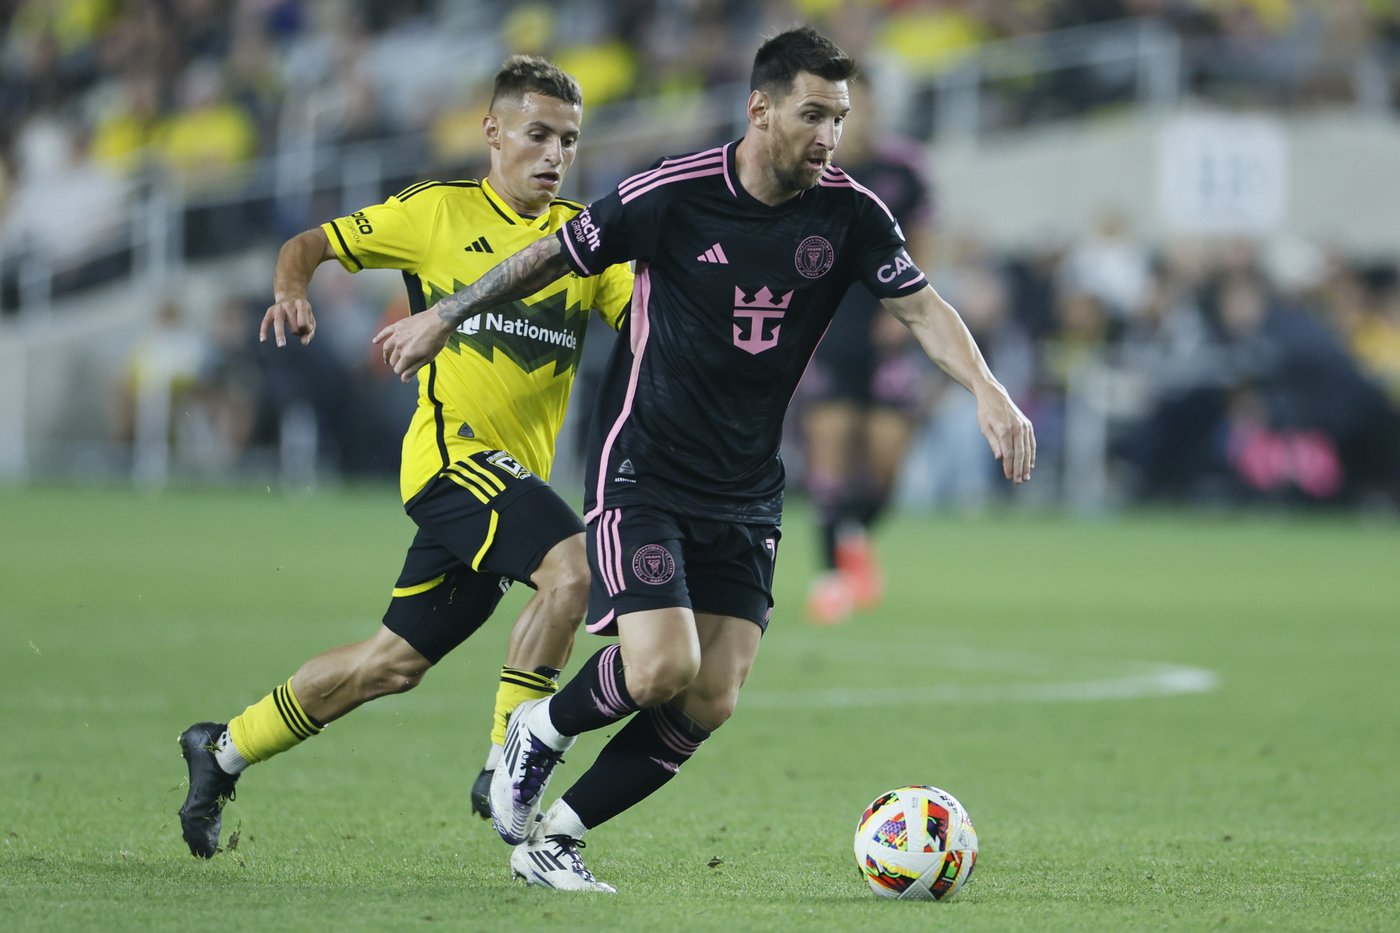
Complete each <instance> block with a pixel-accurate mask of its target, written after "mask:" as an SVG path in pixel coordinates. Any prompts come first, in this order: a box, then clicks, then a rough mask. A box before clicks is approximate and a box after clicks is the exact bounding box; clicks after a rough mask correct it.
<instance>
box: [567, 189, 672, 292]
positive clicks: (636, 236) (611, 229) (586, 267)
mask: <svg viewBox="0 0 1400 933" xmlns="http://www.w3.org/2000/svg"><path fill="white" fill-rule="evenodd" d="M655 200H656V199H655V198H649V197H646V196H643V197H640V198H634V199H629V200H628V201H627V202H626V203H624V201H623V197H622V195H621V194H620V193H619V192H618V191H616V190H614V191H613V192H612V193H611V194H608V195H606V196H604V197H601V198H599V199H598V200H596V201H594V202H593V203H592V204H590V205H588V207H587V209H585V210H584V211H583V213H581V214H579V215H578V216H577V217H575V218H573V219H572V220H570V221H568V222H567V223H565V224H564V226H563V227H561V228H559V232H558V234H556V236H558V237H559V239H560V241H561V242H562V243H563V244H564V257H565V258H566V259H567V260H568V262H569V265H570V266H571V267H572V268H573V270H574V271H575V272H577V273H578V274H579V275H583V276H590V275H598V274H599V273H600V272H602V271H603V270H604V269H606V268H607V267H608V266H611V265H613V264H615V263H620V262H627V261H628V260H632V259H637V260H641V261H644V262H649V261H650V260H651V251H652V248H653V247H654V246H655V244H656V226H657V225H656V222H655V220H654V219H653V218H652V216H651V215H652V214H653V213H654V206H655V204H654V202H655Z"/></svg>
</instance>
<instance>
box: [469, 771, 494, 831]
mask: <svg viewBox="0 0 1400 933" xmlns="http://www.w3.org/2000/svg"><path fill="white" fill-rule="evenodd" d="M495 773H496V772H495V770H494V769H487V768H483V769H482V770H481V773H480V774H478V775H477V776H476V781H475V782H473V783H472V812H473V813H475V814H476V815H477V816H479V817H481V818H482V819H483V820H489V819H491V777H492V776H493V775H494V774H495Z"/></svg>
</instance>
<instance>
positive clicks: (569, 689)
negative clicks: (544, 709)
mask: <svg viewBox="0 0 1400 933" xmlns="http://www.w3.org/2000/svg"><path fill="white" fill-rule="evenodd" d="M637 709H638V706H637V704H636V702H635V701H633V699H632V696H631V694H629V693H628V692H627V683H626V681H624V680H623V677H622V649H621V648H620V647H619V646H617V645H608V647H606V648H604V649H603V650H602V651H599V652H598V653H597V654H595V655H594V656H593V657H591V658H589V659H588V660H587V661H585V662H583V667H581V668H580V669H579V672H578V673H577V674H575V675H574V676H573V679H572V680H570V681H569V682H568V683H567V684H565V685H564V686H562V687H560V688H559V692H558V693H556V694H555V695H554V696H553V697H552V698H551V699H550V701H549V718H550V721H551V722H553V723H554V728H555V729H558V730H559V732H560V733H561V734H562V735H579V734H581V733H584V732H588V731H590V730H593V729H601V728H603V727H604V726H610V725H612V724H613V723H615V722H617V721H618V720H619V719H626V718H627V717H628V716H629V715H631V714H632V713H634V712H636V710H637Z"/></svg>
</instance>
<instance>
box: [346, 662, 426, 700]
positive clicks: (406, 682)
mask: <svg viewBox="0 0 1400 933" xmlns="http://www.w3.org/2000/svg"><path fill="white" fill-rule="evenodd" d="M431 666H432V665H430V664H429V663H428V662H427V661H426V660H424V659H422V658H384V657H376V658H370V659H369V660H368V662H367V663H366V664H365V665H364V666H363V668H362V669H361V671H360V683H361V692H362V693H363V694H364V695H365V698H366V699H373V698H375V697H382V696H388V695H389V694H391V693H406V692H407V691H409V690H412V689H413V688H414V687H416V686H418V685H419V684H420V683H422V682H423V676H424V675H425V674H427V673H428V668H429V667H431Z"/></svg>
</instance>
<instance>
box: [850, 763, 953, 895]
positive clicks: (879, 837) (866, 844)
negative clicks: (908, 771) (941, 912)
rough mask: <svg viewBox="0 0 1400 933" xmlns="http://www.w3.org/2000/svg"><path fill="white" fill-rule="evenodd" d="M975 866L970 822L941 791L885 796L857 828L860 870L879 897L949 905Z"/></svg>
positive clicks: (908, 790)
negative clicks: (948, 902)
mask: <svg viewBox="0 0 1400 933" xmlns="http://www.w3.org/2000/svg"><path fill="white" fill-rule="evenodd" d="M976 861H977V831H976V830H975V829H973V828H972V819H971V818H970V817H969V816H968V815H967V811H966V810H964V809H963V805H962V804H960V803H958V801H957V798H956V797H954V796H953V795H952V794H950V793H948V792H947V791H945V790H939V789H938V788H937V787H926V786H923V785H915V786H911V787H900V788H896V789H895V790H892V791H890V792H888V793H885V794H881V795H880V796H879V797H876V798H875V801H874V802H873V803H872V804H871V805H870V806H869V807H867V808H866V810H865V813H864V814H862V815H861V818H860V822H859V823H857V824H856V865H858V866H859V867H860V875H861V877H862V878H864V879H865V881H866V883H867V884H869V885H870V890H872V891H874V892H875V893H876V894H878V895H880V896H881V897H897V898H900V899H901V900H912V901H928V900H934V901H946V900H949V899H951V898H952V897H953V895H955V894H957V893H958V890H959V889H960V888H961V887H962V886H963V884H964V883H966V881H967V879H968V878H970V877H972V866H973V864H974V863H975V862H976Z"/></svg>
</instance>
